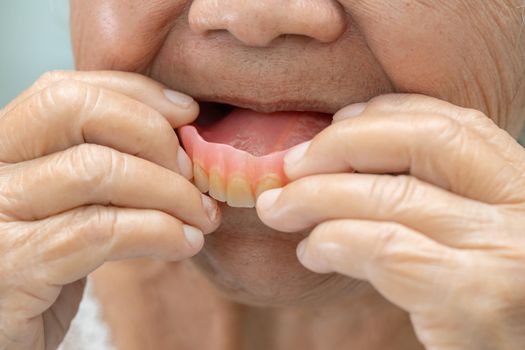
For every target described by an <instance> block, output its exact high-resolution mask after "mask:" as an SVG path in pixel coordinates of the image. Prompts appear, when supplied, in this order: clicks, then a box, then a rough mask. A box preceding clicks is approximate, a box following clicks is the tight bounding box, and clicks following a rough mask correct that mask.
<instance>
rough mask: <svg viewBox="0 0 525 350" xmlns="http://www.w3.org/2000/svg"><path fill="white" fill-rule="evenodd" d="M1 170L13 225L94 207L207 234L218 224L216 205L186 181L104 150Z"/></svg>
mask: <svg viewBox="0 0 525 350" xmlns="http://www.w3.org/2000/svg"><path fill="white" fill-rule="evenodd" d="M3 170H5V176H4V179H3V180H5V181H3V183H4V185H5V186H3V187H2V188H1V189H0V198H3V201H4V203H0V205H1V204H3V206H4V207H5V208H4V209H3V212H4V215H7V216H9V217H10V218H11V220H38V219H42V218H45V217H48V216H52V215H55V214H57V213H61V212H63V211H66V210H70V209H72V208H75V207H80V206H85V205H90V204H101V205H115V206H119V207H130V208H137V209H155V210H161V211H164V212H166V213H168V214H170V215H173V216H175V217H177V218H179V219H180V220H182V221H184V222H185V223H188V224H190V225H193V226H196V227H198V228H200V229H201V230H203V231H204V232H206V233H209V232H211V231H213V230H214V229H215V228H216V227H217V225H218V222H219V219H220V217H219V216H220V215H219V214H218V208H217V204H216V202H215V201H213V200H212V199H210V198H209V197H207V196H204V195H202V194H201V192H200V191H199V190H198V189H197V188H196V187H195V186H194V185H192V184H191V183H190V182H189V181H188V180H186V179H185V178H183V177H182V176H180V175H178V174H176V173H174V172H172V171H170V170H167V169H165V168H163V167H161V166H159V165H157V164H154V163H151V162H148V161H146V160H144V159H142V158H137V157H134V156H131V155H129V154H125V153H120V152H118V151H116V150H114V149H111V148H108V147H104V146H98V145H89V144H83V145H80V146H76V147H74V148H70V149H68V150H66V151H63V152H59V153H55V154H52V155H49V156H46V157H42V158H38V159H35V160H32V161H28V162H24V163H18V164H14V165H11V166H9V168H5V167H4V169H3Z"/></svg>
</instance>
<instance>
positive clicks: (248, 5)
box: [189, 0, 346, 46]
mask: <svg viewBox="0 0 525 350" xmlns="http://www.w3.org/2000/svg"><path fill="white" fill-rule="evenodd" d="M189 23H190V27H191V29H192V30H193V31H195V32H197V33H206V32H209V31H214V30H226V31H228V32H229V33H231V34H232V35H233V36H235V37H236V38H237V39H238V40H240V41H241V42H243V43H244V44H246V45H249V46H266V45H268V44H269V43H270V42H271V41H272V40H273V39H275V38H277V37H279V36H280V35H285V34H295V35H302V36H307V37H310V38H313V39H316V40H318V41H320V42H324V43H327V42H332V41H335V40H337V38H339V36H340V35H341V34H342V33H343V32H344V30H345V27H346V16H345V12H344V10H343V9H342V8H341V5H339V3H338V2H337V1H334V0H194V1H193V3H192V4H191V8H190V12H189Z"/></svg>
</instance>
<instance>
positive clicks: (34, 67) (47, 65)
mask: <svg viewBox="0 0 525 350" xmlns="http://www.w3.org/2000/svg"><path fill="white" fill-rule="evenodd" d="M0 1H1V11H0V43H1V44H2V50H1V51H0V109H1V108H3V107H4V106H5V105H6V104H7V103H8V102H9V101H10V100H12V99H13V98H14V97H16V96H17V95H18V94H19V93H20V92H22V91H23V90H25V89H26V88H27V87H29V86H30V85H31V84H32V83H33V82H34V81H35V80H36V79H37V78H38V77H39V76H40V75H41V74H42V73H44V72H46V71H49V70H53V69H72V68H73V66H74V64H73V56H72V53H71V44H70V40H69V39H70V38H69V0H0ZM86 1H89V0H86ZM521 144H522V145H525V130H524V132H523V134H522V136H521Z"/></svg>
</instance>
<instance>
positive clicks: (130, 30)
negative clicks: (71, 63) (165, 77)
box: [71, 0, 187, 72]
mask: <svg viewBox="0 0 525 350" xmlns="http://www.w3.org/2000/svg"><path fill="white" fill-rule="evenodd" d="M186 3H187V0H175V1H173V0H156V1H141V0H128V1H120V0H90V1H82V0H72V1H71V25H72V31H71V34H72V42H73V50H74V54H75V61H76V65H77V68H78V69H83V70H103V69H115V70H125V71H139V72H140V71H143V70H144V69H146V68H147V66H148V64H149V62H150V61H151V60H152V59H153V58H154V56H155V55H156V52H157V51H158V50H159V49H160V47H161V46H162V44H163V42H164V39H165V36H166V35H167V33H168V32H169V29H170V27H171V25H173V22H174V20H176V19H177V18H178V17H179V16H180V15H181V13H182V12H183V11H184V8H185V5H186Z"/></svg>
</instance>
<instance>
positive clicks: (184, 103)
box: [164, 90, 195, 108]
mask: <svg viewBox="0 0 525 350" xmlns="http://www.w3.org/2000/svg"><path fill="white" fill-rule="evenodd" d="M164 95H165V96H166V98H167V99H168V100H170V101H171V103H173V104H174V105H177V106H179V107H181V108H188V107H190V106H191V105H192V104H193V102H195V100H194V99H193V98H191V97H190V96H188V95H185V94H182V93H180V92H177V91H173V90H164Z"/></svg>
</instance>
